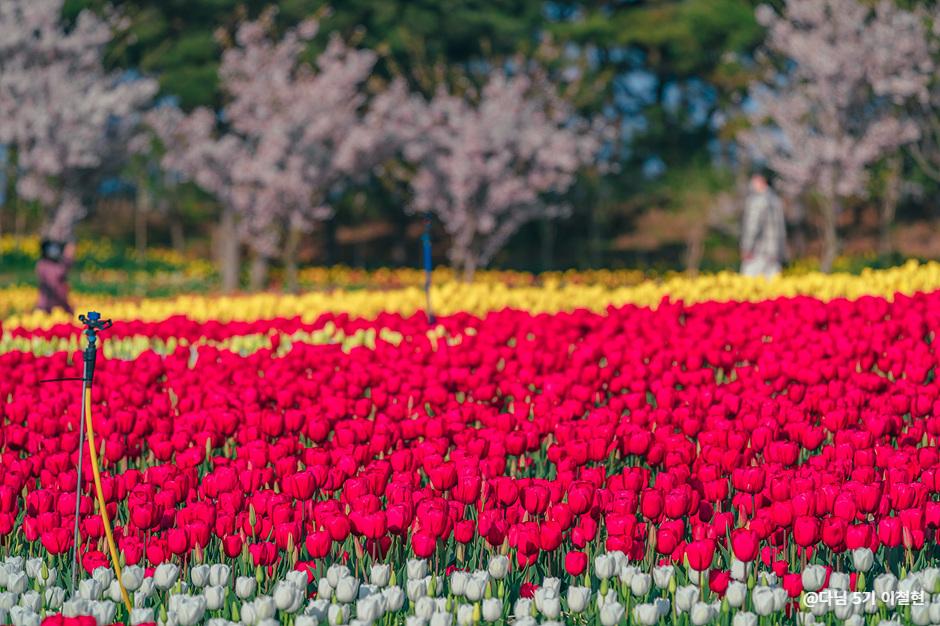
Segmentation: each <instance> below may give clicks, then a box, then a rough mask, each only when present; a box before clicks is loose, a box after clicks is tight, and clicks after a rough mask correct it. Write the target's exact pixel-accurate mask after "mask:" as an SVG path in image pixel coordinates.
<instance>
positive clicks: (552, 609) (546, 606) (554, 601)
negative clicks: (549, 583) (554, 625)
mask: <svg viewBox="0 0 940 626" xmlns="http://www.w3.org/2000/svg"><path fill="white" fill-rule="evenodd" d="M539 612H540V613H542V615H544V616H545V617H547V618H548V619H556V618H557V617H558V616H559V615H561V598H559V597H558V596H557V595H555V594H551V595H546V596H545V597H544V598H542V606H540V607H539Z"/></svg>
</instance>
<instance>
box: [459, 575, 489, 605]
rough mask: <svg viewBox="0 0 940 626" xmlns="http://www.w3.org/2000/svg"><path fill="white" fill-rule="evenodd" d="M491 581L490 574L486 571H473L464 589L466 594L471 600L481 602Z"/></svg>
mask: <svg viewBox="0 0 940 626" xmlns="http://www.w3.org/2000/svg"><path fill="white" fill-rule="evenodd" d="M488 582H489V574H487V573H486V572H473V574H471V575H470V578H469V580H467V586H466V588H465V589H464V595H465V596H466V597H467V599H468V600H470V602H479V601H480V600H482V599H483V596H484V594H486V584H487V583H488Z"/></svg>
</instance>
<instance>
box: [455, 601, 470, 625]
mask: <svg viewBox="0 0 940 626" xmlns="http://www.w3.org/2000/svg"><path fill="white" fill-rule="evenodd" d="M457 625H458V626H473V605H472V604H461V605H460V606H458V607H457Z"/></svg>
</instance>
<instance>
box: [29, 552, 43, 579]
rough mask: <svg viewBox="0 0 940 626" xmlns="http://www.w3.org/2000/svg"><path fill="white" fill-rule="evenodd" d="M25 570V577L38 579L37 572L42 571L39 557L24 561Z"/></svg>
mask: <svg viewBox="0 0 940 626" xmlns="http://www.w3.org/2000/svg"><path fill="white" fill-rule="evenodd" d="M25 570H26V575H27V576H29V577H30V578H33V579H36V578H39V572H40V571H41V570H42V559H40V558H39V557H36V558H32V559H26V563H25Z"/></svg>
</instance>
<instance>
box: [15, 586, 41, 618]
mask: <svg viewBox="0 0 940 626" xmlns="http://www.w3.org/2000/svg"><path fill="white" fill-rule="evenodd" d="M20 606H22V607H25V608H27V609H31V610H32V611H34V612H35V613H39V610H40V609H41V608H42V596H40V595H39V592H37V591H33V590H30V591H27V592H26V593H24V594H23V595H21V596H20Z"/></svg>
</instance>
